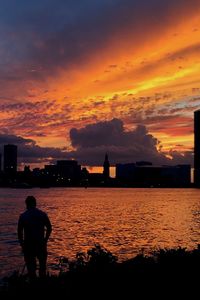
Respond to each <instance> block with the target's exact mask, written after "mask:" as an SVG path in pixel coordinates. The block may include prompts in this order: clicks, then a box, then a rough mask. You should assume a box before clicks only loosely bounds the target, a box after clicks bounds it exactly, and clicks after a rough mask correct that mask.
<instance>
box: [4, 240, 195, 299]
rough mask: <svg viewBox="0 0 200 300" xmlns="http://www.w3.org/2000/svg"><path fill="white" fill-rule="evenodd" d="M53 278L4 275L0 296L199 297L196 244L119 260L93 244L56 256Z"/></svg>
mask: <svg viewBox="0 0 200 300" xmlns="http://www.w3.org/2000/svg"><path fill="white" fill-rule="evenodd" d="M59 267H60V272H59V275H58V276H47V277H46V278H44V279H39V278H38V279H36V280H35V281H33V282H30V281H29V279H28V278H27V276H26V275H20V274H19V273H17V272H15V273H13V275H12V276H11V277H9V278H5V279H4V284H3V286H2V287H1V289H0V299H48V298H51V299H150V298H151V299H182V298H183V297H184V299H199V298H200V247H199V246H198V247H197V249H194V250H192V251H187V249H183V248H178V249H171V250H169V249H168V250H159V251H157V252H154V253H152V255H149V256H145V255H144V254H140V255H137V256H136V257H134V258H132V259H130V260H127V261H124V262H117V258H116V257H115V256H114V255H112V253H110V252H109V251H107V250H106V249H104V248H102V247H100V246H98V245H97V246H95V247H94V248H93V249H91V250H89V251H88V253H86V254H85V253H79V254H77V259H76V261H73V262H69V261H68V260H67V259H66V258H61V260H60V264H59Z"/></svg>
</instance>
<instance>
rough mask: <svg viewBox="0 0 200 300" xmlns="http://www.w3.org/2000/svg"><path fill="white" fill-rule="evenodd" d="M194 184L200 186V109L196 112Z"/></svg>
mask: <svg viewBox="0 0 200 300" xmlns="http://www.w3.org/2000/svg"><path fill="white" fill-rule="evenodd" d="M194 185H195V186H197V187H200V110H196V111H195V112H194Z"/></svg>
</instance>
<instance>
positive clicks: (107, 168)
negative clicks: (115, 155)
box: [103, 153, 110, 180]
mask: <svg viewBox="0 0 200 300" xmlns="http://www.w3.org/2000/svg"><path fill="white" fill-rule="evenodd" d="M103 177H104V180H108V179H109V178H110V163H109V160H108V154H107V153H106V155H105V160H104V164H103Z"/></svg>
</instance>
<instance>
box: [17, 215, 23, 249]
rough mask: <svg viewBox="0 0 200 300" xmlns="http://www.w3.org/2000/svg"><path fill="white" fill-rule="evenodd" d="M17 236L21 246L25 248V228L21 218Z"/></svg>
mask: <svg viewBox="0 0 200 300" xmlns="http://www.w3.org/2000/svg"><path fill="white" fill-rule="evenodd" d="M17 235H18V240H19V243H20V245H21V246H22V247H23V244H24V226H23V222H22V218H21V216H20V217H19V221H18V226H17Z"/></svg>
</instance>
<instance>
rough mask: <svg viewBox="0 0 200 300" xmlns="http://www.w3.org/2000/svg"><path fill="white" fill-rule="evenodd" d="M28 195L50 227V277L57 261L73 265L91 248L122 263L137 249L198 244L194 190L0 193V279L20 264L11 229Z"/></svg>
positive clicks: (198, 193) (198, 197) (199, 204)
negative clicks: (100, 248)
mask: <svg viewBox="0 0 200 300" xmlns="http://www.w3.org/2000/svg"><path fill="white" fill-rule="evenodd" d="M28 195H34V196H35V197H36V198H37V200H38V207H39V208H41V209H42V210H45V211H46V212H47V213H48V215H49V217H50V219H51V222H52V225H53V232H52V236H51V238H50V241H49V247H48V248H49V259H48V262H49V264H48V266H49V270H50V271H51V270H53V269H54V268H55V265H56V264H57V263H58V260H59V257H60V256H67V257H68V258H71V259H73V258H74V257H75V254H76V253H77V252H79V251H87V250H88V248H91V247H92V246H94V244H95V243H99V244H101V245H102V246H104V247H105V248H107V249H108V250H110V251H111V252H112V253H113V254H115V255H117V256H118V258H119V259H120V260H123V259H126V258H130V257H132V256H134V255H136V254H137V253H138V252H139V251H141V250H142V249H143V250H144V251H147V252H149V251H151V250H154V249H156V248H160V247H162V248H163V247H167V248H169V247H178V246H182V247H187V248H188V249H192V248H194V247H196V245H197V244H198V243H199V242H200V190H197V189H120V188H116V189H112V188H88V189H82V188H57V189H54V188H52V189H30V190H23V189H22V190H21V189H0V277H2V276H3V275H5V274H8V273H9V272H11V271H13V270H14V269H19V268H20V266H23V264H24V263H23V256H22V254H21V251H20V247H19V245H18V241H17V234H16V228H17V221H18V216H19V214H20V213H21V212H23V211H24V209H25V205H24V200H25V198H26V196H28Z"/></svg>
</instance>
